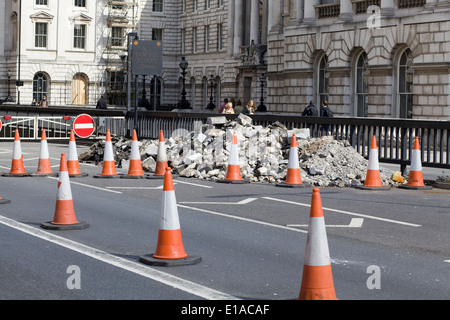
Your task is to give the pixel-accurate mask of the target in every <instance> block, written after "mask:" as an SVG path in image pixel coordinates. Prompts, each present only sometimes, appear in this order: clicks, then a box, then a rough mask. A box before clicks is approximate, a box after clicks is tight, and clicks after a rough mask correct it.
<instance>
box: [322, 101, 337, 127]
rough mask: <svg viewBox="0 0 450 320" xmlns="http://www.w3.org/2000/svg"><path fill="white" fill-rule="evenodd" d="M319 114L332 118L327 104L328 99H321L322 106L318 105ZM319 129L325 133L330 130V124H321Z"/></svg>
mask: <svg viewBox="0 0 450 320" xmlns="http://www.w3.org/2000/svg"><path fill="white" fill-rule="evenodd" d="M320 116H321V117H327V118H332V117H333V116H334V114H333V112H332V111H331V110H330V107H329V106H328V100H323V101H322V106H321V107H320ZM321 130H323V131H325V134H328V132H329V131H330V125H329V124H325V125H323V126H322V129H321Z"/></svg>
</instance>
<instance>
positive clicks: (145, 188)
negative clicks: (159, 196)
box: [106, 183, 175, 190]
mask: <svg viewBox="0 0 450 320" xmlns="http://www.w3.org/2000/svg"><path fill="white" fill-rule="evenodd" d="M174 185H175V183H174ZM163 187H164V186H159V187H106V188H107V189H128V190H161V189H162V188H163Z"/></svg>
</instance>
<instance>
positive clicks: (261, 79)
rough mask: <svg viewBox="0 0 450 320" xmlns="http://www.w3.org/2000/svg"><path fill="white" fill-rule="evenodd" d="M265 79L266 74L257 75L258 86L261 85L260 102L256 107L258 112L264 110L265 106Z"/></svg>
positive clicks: (265, 109)
mask: <svg viewBox="0 0 450 320" xmlns="http://www.w3.org/2000/svg"><path fill="white" fill-rule="evenodd" d="M265 81H266V75H265V74H264V73H261V75H260V76H259V82H260V86H261V99H259V101H261V102H260V104H259V106H258V108H257V110H258V111H259V112H266V111H267V108H266V106H265V105H264V82H265Z"/></svg>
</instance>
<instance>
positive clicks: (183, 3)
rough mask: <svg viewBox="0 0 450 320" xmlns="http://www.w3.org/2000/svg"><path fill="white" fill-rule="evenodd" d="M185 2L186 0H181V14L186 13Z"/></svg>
mask: <svg viewBox="0 0 450 320" xmlns="http://www.w3.org/2000/svg"><path fill="white" fill-rule="evenodd" d="M186 1H187V0H183V1H182V6H183V8H182V10H183V11H182V12H183V13H186Z"/></svg>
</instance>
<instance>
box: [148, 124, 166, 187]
mask: <svg viewBox="0 0 450 320" xmlns="http://www.w3.org/2000/svg"><path fill="white" fill-rule="evenodd" d="M168 167H169V164H168V161H167V153H166V142H165V141H164V134H163V131H162V130H160V131H159V143H158V154H157V155H156V167H155V173H154V174H153V175H148V176H147V178H150V179H153V178H156V179H164V177H165V173H166V168H168Z"/></svg>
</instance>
